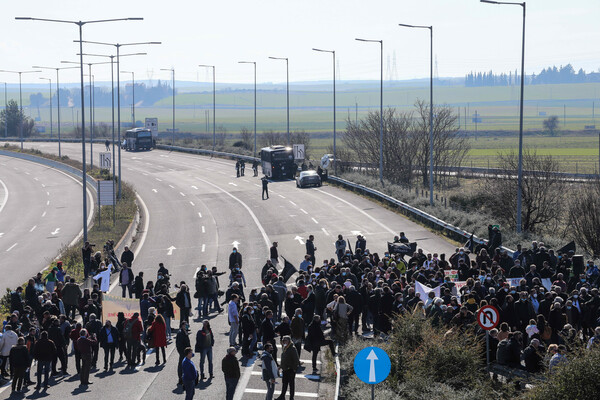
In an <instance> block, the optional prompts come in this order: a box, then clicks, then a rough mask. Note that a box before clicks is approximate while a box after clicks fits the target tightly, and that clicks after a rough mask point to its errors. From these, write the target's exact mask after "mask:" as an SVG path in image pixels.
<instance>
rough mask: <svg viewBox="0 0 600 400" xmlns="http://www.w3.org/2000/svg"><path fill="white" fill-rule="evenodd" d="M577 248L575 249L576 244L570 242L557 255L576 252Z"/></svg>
mask: <svg viewBox="0 0 600 400" xmlns="http://www.w3.org/2000/svg"><path fill="white" fill-rule="evenodd" d="M575 250H576V247H575V242H570V243H567V244H566V245H564V246H563V247H561V248H560V249H558V251H557V253H563V254H564V253H568V252H569V251H573V252H575Z"/></svg>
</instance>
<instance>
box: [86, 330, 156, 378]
mask: <svg viewBox="0 0 600 400" xmlns="http://www.w3.org/2000/svg"><path fill="white" fill-rule="evenodd" d="M88 325H89V324H88ZM98 341H99V342H100V347H102V349H103V350H104V370H105V371H107V370H108V366H109V365H110V369H111V370H112V369H113V362H114V361H115V350H116V348H117V346H118V344H119V331H118V330H117V328H115V327H114V326H112V323H111V322H110V320H108V321H106V323H105V324H104V326H103V327H102V328H101V329H100V333H99V334H98ZM157 351H158V350H157ZM109 355H110V364H109Z"/></svg>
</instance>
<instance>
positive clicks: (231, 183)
mask: <svg viewBox="0 0 600 400" xmlns="http://www.w3.org/2000/svg"><path fill="white" fill-rule="evenodd" d="M229 184H230V185H233V186H237V185H236V184H235V183H233V182H229Z"/></svg>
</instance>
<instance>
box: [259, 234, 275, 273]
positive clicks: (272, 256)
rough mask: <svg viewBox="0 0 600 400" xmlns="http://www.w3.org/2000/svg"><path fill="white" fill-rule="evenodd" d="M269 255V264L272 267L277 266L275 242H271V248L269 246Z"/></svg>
mask: <svg viewBox="0 0 600 400" xmlns="http://www.w3.org/2000/svg"><path fill="white" fill-rule="evenodd" d="M269 253H270V256H271V257H270V258H271V263H272V264H273V265H277V264H279V252H278V251H277V242H273V246H271V248H270V249H269ZM263 277H264V275H263V276H261V278H263Z"/></svg>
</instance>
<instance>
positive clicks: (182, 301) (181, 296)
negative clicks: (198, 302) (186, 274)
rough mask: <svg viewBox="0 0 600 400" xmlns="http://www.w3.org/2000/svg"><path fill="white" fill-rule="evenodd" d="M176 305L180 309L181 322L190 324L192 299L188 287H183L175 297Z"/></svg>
mask: <svg viewBox="0 0 600 400" xmlns="http://www.w3.org/2000/svg"><path fill="white" fill-rule="evenodd" d="M175 303H176V304H177V307H179V311H180V317H179V318H180V321H185V322H187V323H189V319H190V310H191V309H192V299H191V298H190V292H189V291H188V287H187V285H181V288H180V289H179V292H177V296H176V297H175Z"/></svg>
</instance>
